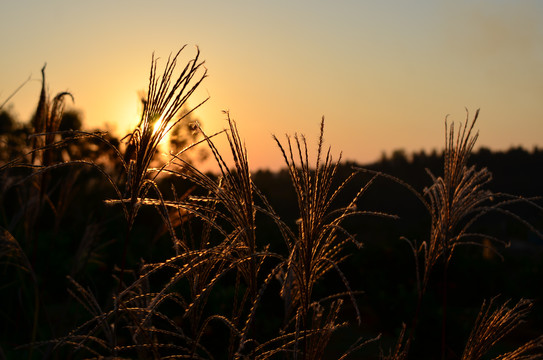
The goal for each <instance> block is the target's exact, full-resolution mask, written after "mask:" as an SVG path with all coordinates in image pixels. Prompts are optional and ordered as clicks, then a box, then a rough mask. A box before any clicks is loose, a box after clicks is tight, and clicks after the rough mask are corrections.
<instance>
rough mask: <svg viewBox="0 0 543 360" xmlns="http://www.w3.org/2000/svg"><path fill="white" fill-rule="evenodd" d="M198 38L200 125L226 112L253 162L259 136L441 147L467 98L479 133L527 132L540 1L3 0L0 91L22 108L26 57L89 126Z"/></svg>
mask: <svg viewBox="0 0 543 360" xmlns="http://www.w3.org/2000/svg"><path fill="white" fill-rule="evenodd" d="M184 44H187V45H188V47H187V49H186V51H185V53H186V56H187V57H186V59H188V58H189V57H190V56H192V55H194V48H195V46H196V45H197V46H199V48H200V50H201V52H202V58H203V59H205V61H206V67H207V68H208V70H209V77H208V78H207V79H206V80H205V81H204V83H203V84H202V87H201V91H200V92H199V93H198V94H196V96H195V98H194V101H193V102H194V103H196V102H197V101H198V100H202V99H204V98H205V97H207V95H208V94H209V96H210V97H211V99H210V100H209V102H208V103H207V104H205V105H204V107H203V108H202V109H201V110H200V111H199V112H198V114H197V115H198V117H199V118H200V119H201V121H202V122H203V124H204V128H205V130H206V131H208V132H212V131H215V130H218V129H221V128H222V127H224V126H225V121H224V115H223V114H222V113H221V110H229V111H230V113H231V116H232V117H233V118H234V119H235V120H236V121H237V122H238V127H239V129H240V131H241V134H242V137H244V138H245V140H246V143H247V147H248V150H249V157H250V162H251V164H252V166H253V167H254V168H261V167H268V168H272V169H277V168H279V167H280V166H282V158H281V155H280V152H279V150H278V149H277V147H276V146H275V144H274V142H273V140H272V137H271V134H276V135H278V136H279V137H282V135H283V134H284V133H294V132H299V133H304V134H306V135H307V137H308V139H309V140H310V144H314V142H313V139H316V137H317V135H318V129H319V122H320V119H321V117H322V116H323V115H324V116H325V118H326V134H325V140H326V142H327V144H329V145H331V146H332V149H333V153H334V154H335V155H336V156H337V154H338V153H339V151H342V152H343V156H344V158H345V159H348V160H357V161H360V162H370V161H373V160H376V159H378V158H379V157H380V155H381V154H382V152H383V151H386V152H390V151H392V150H394V149H399V148H402V149H405V150H407V151H408V152H411V151H418V150H421V149H425V150H432V149H441V147H442V143H443V131H444V130H443V129H444V127H443V123H444V119H445V116H446V115H447V114H450V116H449V120H450V121H462V120H464V119H465V116H466V112H465V108H468V109H469V110H470V112H471V113H472V114H473V113H474V112H475V110H476V109H477V108H481V116H480V120H479V123H478V129H479V130H480V138H479V145H480V146H488V147H491V148H493V149H508V148H509V147H511V146H518V145H522V146H525V147H527V148H532V147H533V146H535V145H538V146H540V147H541V146H543V138H542V135H543V2H541V1H523V0H518V1H500V0H485V1H481V0H475V1H466V0H461V1H454V2H453V1H429V0H425V1H399V0H398V1H386V0H384V1H333V2H332V1H201V2H196V1H193V2H187V1H161V0H159V1H154V2H149V1H134V0H133V1H103V0H98V1H87V2H74V1H61V0H56V1H35V0H32V1H30V0H18V1H10V0H6V1H3V2H2V4H1V5H0V45H1V50H2V55H1V56H0V102H3V100H4V99H5V98H6V97H7V96H8V95H9V94H10V93H11V92H12V91H13V90H14V89H15V88H17V86H18V85H19V84H20V83H22V82H23V81H24V80H25V79H26V78H27V77H28V76H29V75H32V79H34V80H35V81H31V82H29V83H28V84H27V85H26V86H25V87H24V88H23V89H22V90H21V91H20V92H19V93H18V94H17V95H16V96H15V97H14V98H13V100H12V101H11V103H12V109H13V110H14V112H15V113H16V114H17V115H18V116H19V118H20V120H26V119H28V118H29V117H30V115H31V113H32V112H33V111H34V107H35V104H36V102H37V99H38V94H39V90H40V82H39V79H40V69H41V67H42V66H43V64H44V63H45V62H47V80H48V83H49V90H50V92H51V93H56V92H58V91H64V90H68V91H70V92H72V93H73V95H74V97H75V104H74V107H75V108H77V109H79V110H81V111H82V112H83V114H84V118H85V124H86V126H87V127H89V128H92V127H96V126H102V125H103V124H104V123H106V122H107V123H108V124H110V126H111V127H112V128H113V129H114V131H116V132H117V133H118V134H122V135H124V134H125V133H126V132H127V131H129V129H130V126H132V125H133V124H135V123H136V122H137V120H138V109H139V104H138V92H141V91H142V90H145V89H146V87H147V79H148V71H149V65H150V60H151V54H152V53H153V52H155V54H156V55H157V56H159V57H162V58H164V59H165V58H166V57H167V56H168V54H170V53H171V52H175V51H176V50H177V49H179V48H180V47H181V46H182V45H184Z"/></svg>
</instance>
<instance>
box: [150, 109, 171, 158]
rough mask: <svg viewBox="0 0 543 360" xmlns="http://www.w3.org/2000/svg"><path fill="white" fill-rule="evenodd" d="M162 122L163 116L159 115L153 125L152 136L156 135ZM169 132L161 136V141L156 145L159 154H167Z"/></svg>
mask: <svg viewBox="0 0 543 360" xmlns="http://www.w3.org/2000/svg"><path fill="white" fill-rule="evenodd" d="M163 122H164V114H162V115H160V117H159V118H158V120H157V121H156V122H155V123H154V125H153V135H156V134H157V132H159V131H160V126H161V124H162V123H163ZM169 141H170V132H166V133H165V134H163V135H162V139H160V142H159V143H158V149H159V151H161V152H167V151H168V150H169V146H168V144H169Z"/></svg>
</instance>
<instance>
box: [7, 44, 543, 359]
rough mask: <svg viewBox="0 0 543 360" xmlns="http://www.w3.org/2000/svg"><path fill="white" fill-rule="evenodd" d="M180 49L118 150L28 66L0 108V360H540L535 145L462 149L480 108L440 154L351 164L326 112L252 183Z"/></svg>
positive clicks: (194, 64) (154, 81) (196, 65)
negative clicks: (336, 149)
mask: <svg viewBox="0 0 543 360" xmlns="http://www.w3.org/2000/svg"><path fill="white" fill-rule="evenodd" d="M177 55H179V53H178V54H177ZM177 55H174V56H171V57H170V58H169V59H168V61H167V62H166V64H165V65H164V67H163V68H160V67H159V64H158V62H157V61H156V60H155V59H153V61H152V65H151V71H150V76H149V88H148V92H147V95H146V97H145V99H143V100H142V103H143V111H142V117H141V121H140V123H139V125H138V127H137V128H136V129H134V131H133V132H132V133H131V134H129V135H128V136H127V137H125V138H124V139H121V140H119V139H116V138H114V137H112V136H111V135H110V134H107V133H104V132H99V131H96V132H89V131H82V130H81V124H78V123H77V119H76V118H74V116H73V114H72V116H71V117H70V116H69V115H70V113H69V112H64V104H65V101H66V100H67V99H69V97H70V96H72V95H71V94H68V93H61V94H58V95H56V96H54V97H53V98H52V99H51V98H50V97H49V94H47V91H46V88H47V86H46V83H45V69H44V70H43V72H44V74H43V76H44V80H43V84H42V85H43V90H42V94H41V97H40V99H39V100H38V106H37V110H36V115H35V117H34V118H33V119H32V121H31V122H30V123H29V124H17V123H15V122H13V121H12V120H10V119H9V116H8V115H7V113H5V112H3V113H2V116H3V117H2V119H3V120H2V121H3V122H2V132H1V134H0V136H1V139H2V144H1V146H2V148H1V159H0V161H1V163H0V176H1V184H2V192H1V193H0V201H1V203H0V205H1V214H2V218H1V221H2V223H1V224H0V225H1V228H0V231H1V236H0V264H1V270H2V279H3V280H2V283H1V286H0V295H1V297H0V298H1V299H2V301H1V304H2V306H1V308H0V319H1V321H0V324H1V325H0V359H2V358H5V359H24V358H27V359H268V358H270V359H300V360H301V359H304V360H307V359H311V360H313V359H382V360H385V359H387V360H390V359H398V360H399V359H463V360H474V359H501V360H505V359H509V360H512V359H518V360H520V359H523V360H527V359H543V326H542V325H541V324H543V311H542V310H541V309H540V308H541V303H540V300H541V299H542V298H543V293H542V288H541V286H540V284H541V276H542V274H543V263H542V260H541V259H542V257H541V255H542V251H541V249H542V243H543V236H542V234H541V232H540V231H541V227H542V226H543V221H542V220H543V219H542V216H541V213H542V210H543V209H542V208H541V199H540V198H539V197H538V196H537V195H538V194H540V193H541V185H540V183H541V180H540V179H541V177H540V176H541V170H540V169H542V168H543V167H542V166H540V165H541V164H542V161H543V154H542V152H541V151H539V150H537V151H536V150H534V152H533V153H532V154H529V153H527V152H525V151H523V150H520V149H517V150H516V152H515V151H511V152H509V153H507V154H501V155H500V154H493V153H491V152H490V151H488V150H486V151H485V150H480V151H479V152H474V147H475V145H476V141H477V138H478V132H477V118H478V116H479V112H478V111H477V112H475V114H473V115H470V114H467V116H466V120H465V122H464V123H462V124H453V123H449V122H447V121H446V122H445V124H444V126H445V137H444V149H443V152H442V153H439V154H437V153H434V154H424V153H420V154H414V155H412V156H411V157H408V156H406V155H405V154H403V153H402V152H395V153H394V154H392V156H391V157H390V158H383V160H382V161H381V162H380V163H377V164H373V165H369V166H360V165H358V164H353V163H346V162H343V161H342V159H341V158H338V159H333V158H332V156H331V150H330V148H329V147H328V145H327V144H325V143H324V141H323V139H324V133H325V121H324V118H323V119H322V121H321V123H320V137H319V139H318V141H317V143H316V144H317V145H316V148H314V149H313V148H310V146H308V144H312V143H313V141H306V139H305V137H303V136H302V135H292V136H287V137H285V138H282V137H277V138H275V140H276V144H277V154H278V156H282V157H283V159H284V163H285V168H284V170H282V171H280V172H277V173H270V172H265V171H258V172H254V173H253V172H252V171H251V169H250V166H249V157H250V154H247V151H246V149H245V147H244V144H243V138H242V135H241V134H240V132H239V131H238V128H237V124H236V122H235V121H234V120H233V119H231V118H230V116H229V114H228V113H225V114H224V117H225V118H226V119H227V123H228V127H227V128H226V129H225V130H224V131H222V132H219V133H217V134H206V133H205V131H204V130H203V129H202V127H201V126H200V124H199V122H198V121H196V120H195V119H194V118H193V113H192V111H193V110H194V109H195V108H198V107H199V106H201V105H203V104H204V103H205V101H204V102H203V103H201V104H199V105H197V106H195V107H193V108H190V109H189V108H188V107H187V106H186V105H187V100H188V99H189V98H190V96H191V94H193V92H194V91H195V90H196V89H197V88H198V86H199V85H200V84H201V82H202V81H204V79H205V77H206V70H205V68H204V67H203V66H202V62H201V60H200V58H199V53H197V54H196V56H195V58H194V59H192V60H191V61H189V62H188V63H187V64H185V65H183V66H181V67H180V66H179V65H178V64H177V59H178V58H177ZM0 110H1V109H0ZM169 134H173V135H174V136H172V137H171V138H169V139H170V140H169V144H170V145H171V153H170V158H169V159H166V160H164V159H163V158H161V157H159V156H158V155H157V154H158V152H159V146H160V145H159V144H161V142H162V141H163V139H165V138H166V137H167V136H169ZM219 137H225V138H226V139H227V140H228V144H229V146H228V147H227V148H218V147H217V145H216V143H217V141H216V140H217V139H218V138H219ZM201 148H204V149H206V151H207V152H208V154H209V156H210V157H212V159H214V161H215V162H216V168H217V172H216V173H204V172H201V171H200V170H199V169H198V160H197V157H196V156H195V155H194V154H195V153H197V151H199V149H201ZM499 156H502V159H501V160H499V159H500V158H499ZM230 159H231V160H230ZM473 159H476V160H477V161H472V160H473ZM496 159H498V160H499V161H497V160H496ZM485 160H488V161H489V162H492V161H494V162H496V161H497V165H496V170H497V172H498V174H496V173H494V177H493V172H492V171H491V170H490V164H487V165H485V164H484V162H485ZM504 164H510V165H511V166H516V168H514V169H508V168H506V167H505V165H504ZM485 166H489V167H485ZM504 169H505V170H504ZM497 175H499V176H502V180H500V177H499V176H497ZM537 176H539V177H537ZM500 186H501V188H500Z"/></svg>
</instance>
